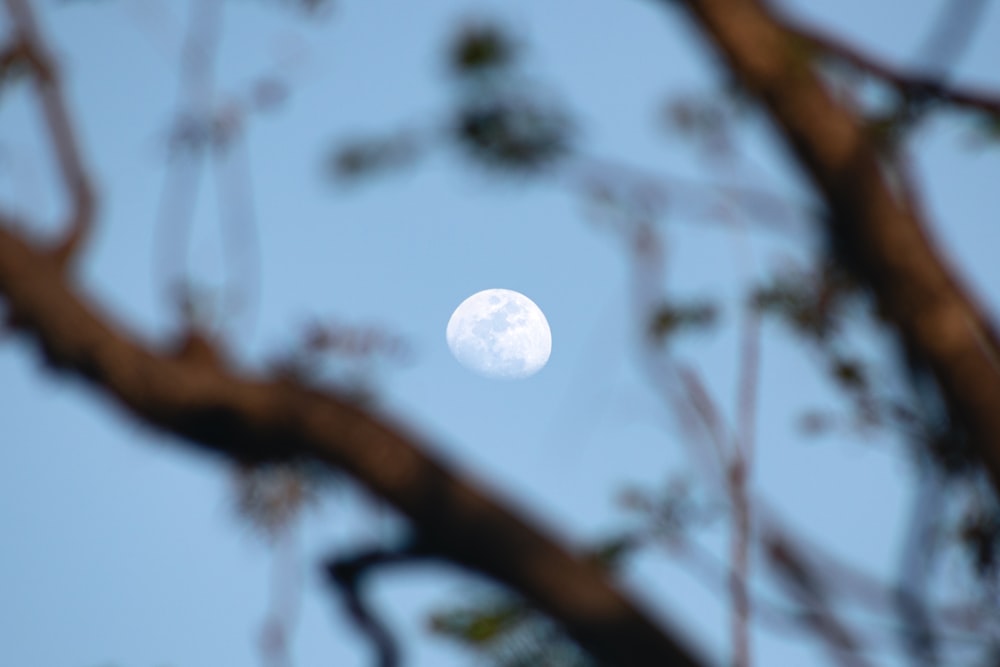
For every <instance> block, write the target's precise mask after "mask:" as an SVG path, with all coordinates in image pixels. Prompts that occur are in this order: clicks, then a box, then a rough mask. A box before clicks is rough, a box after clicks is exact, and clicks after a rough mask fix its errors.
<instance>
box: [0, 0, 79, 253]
mask: <svg viewBox="0 0 1000 667" xmlns="http://www.w3.org/2000/svg"><path fill="white" fill-rule="evenodd" d="M6 2H7V11H8V13H9V14H10V17H11V20H12V22H13V24H14V39H15V43H14V45H13V46H12V47H11V48H9V49H8V50H7V51H6V58H11V57H13V58H17V59H18V60H20V61H22V62H24V63H25V64H27V65H28V66H29V67H30V69H31V73H32V77H31V79H32V82H33V84H34V87H35V91H36V95H37V96H38V100H39V103H40V104H41V109H42V116H43V118H44V119H45V126H46V127H47V129H48V134H49V139H50V141H51V142H52V148H53V150H54V152H55V156H56V163H57V166H58V169H59V176H60V178H61V179H62V181H63V186H64V187H65V188H66V193H67V195H68V196H69V200H70V211H69V215H68V217H67V220H66V222H65V224H64V229H65V231H64V236H63V238H62V239H61V240H60V241H59V243H58V244H57V245H56V248H55V256H56V258H57V259H58V261H59V263H60V264H61V265H63V266H64V267H65V265H66V264H67V263H68V262H69V261H71V260H72V258H73V257H74V256H76V255H77V253H78V251H79V250H80V248H81V247H82V246H83V244H84V243H85V242H86V240H87V237H88V235H89V233H90V231H91V227H92V226H93V221H94V215H95V209H96V198H95V196H94V190H93V186H92V185H91V183H90V175H89V172H88V171H87V169H86V168H85V167H84V166H83V160H82V159H81V157H80V151H79V145H78V144H77V139H76V133H75V131H74V129H73V123H72V122H71V121H70V115H69V111H68V107H67V105H66V100H65V98H64V96H63V91H62V86H61V83H60V77H59V69H58V67H57V66H56V63H55V61H54V60H53V59H52V57H51V56H50V55H49V49H48V48H47V46H46V45H45V43H44V40H43V38H42V35H41V32H40V31H39V29H38V25H37V23H36V21H35V16H34V13H33V11H32V8H31V4H30V3H29V2H28V1H27V0H6Z"/></svg>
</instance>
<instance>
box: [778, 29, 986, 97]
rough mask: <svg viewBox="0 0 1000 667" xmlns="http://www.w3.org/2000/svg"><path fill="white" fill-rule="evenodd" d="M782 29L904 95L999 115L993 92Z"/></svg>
mask: <svg viewBox="0 0 1000 667" xmlns="http://www.w3.org/2000/svg"><path fill="white" fill-rule="evenodd" d="M784 27H785V29H787V30H790V31H792V32H793V33H794V34H796V35H797V36H798V37H799V38H801V39H802V40H804V41H805V42H807V43H808V44H811V45H812V46H813V47H814V48H816V49H818V50H819V51H821V52H823V53H825V54H827V55H829V56H831V57H833V58H836V59H837V60H841V61H843V62H845V63H847V64H849V65H851V66H852V67H855V68H857V69H859V70H861V71H863V72H867V73H868V74H871V75H872V76H874V77H876V78H878V79H882V80H883V81H885V82H886V83H889V84H891V85H892V86H893V87H895V88H896V89H898V90H899V91H900V92H902V93H904V94H905V95H907V96H911V97H913V98H915V99H916V98H919V99H923V100H939V101H943V102H948V103H950V104H952V105H954V106H958V107H964V108H966V109H974V110H977V111H985V112H988V113H991V114H1000V97H998V96H997V94H996V93H994V92H991V91H985V90H978V89H973V88H968V87H964V86H957V85H949V84H948V83H946V82H945V81H943V80H942V78H941V76H940V75H939V74H937V73H934V74H925V73H920V72H906V71H904V70H902V69H901V68H897V67H893V66H891V65H889V64H887V63H885V62H883V61H882V60H879V59H878V58H876V57H875V56H872V55H870V54H868V53H865V52H864V51H862V50H861V49H860V48H858V47H855V46H852V45H850V44H847V43H846V42H844V41H842V40H839V39H837V38H834V37H831V36H830V35H827V34H825V33H823V32H821V31H819V30H817V29H815V28H807V27H805V26H803V25H796V24H793V23H790V22H787V21H786V22H785V23H784Z"/></svg>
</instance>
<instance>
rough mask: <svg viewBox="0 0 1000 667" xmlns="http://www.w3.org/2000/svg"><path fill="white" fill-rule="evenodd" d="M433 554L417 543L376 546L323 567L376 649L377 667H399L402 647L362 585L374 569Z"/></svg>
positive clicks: (329, 561) (333, 560) (424, 557)
mask: <svg viewBox="0 0 1000 667" xmlns="http://www.w3.org/2000/svg"><path fill="white" fill-rule="evenodd" d="M430 557H432V554H431V552H430V551H428V550H426V549H425V548H424V547H423V546H422V545H421V544H420V543H418V542H414V543H412V544H408V545H405V546H403V547H400V548H398V549H383V548H374V549H369V550H365V551H362V552H360V553H357V554H354V555H352V556H349V557H346V558H330V559H329V560H327V562H326V565H325V566H324V569H325V570H326V574H327V577H328V579H329V581H330V583H331V584H333V585H334V587H335V588H336V590H337V591H338V592H339V593H340V595H341V597H342V598H343V601H344V605H345V606H346V607H347V611H348V613H349V614H350V616H351V619H352V620H353V621H354V623H355V625H356V626H357V627H358V630H360V631H361V632H362V633H363V634H364V635H365V636H367V637H368V639H369V640H370V641H371V644H372V648H373V649H374V650H375V655H376V663H375V664H376V665H378V667H396V666H397V665H399V664H400V662H399V647H398V646H397V644H396V640H395V638H394V637H393V635H392V632H391V631H390V630H389V628H388V626H387V625H386V624H385V622H384V621H383V620H382V619H380V618H379V617H378V615H377V614H376V613H375V612H374V611H372V609H370V608H369V606H368V604H367V603H366V601H365V599H364V598H363V597H362V595H361V591H360V588H361V584H362V581H363V580H364V578H365V577H366V576H367V575H369V574H371V572H372V571H373V570H375V569H376V568H379V567H384V566H387V565H399V564H402V563H408V562H413V561H415V560H422V559H427V558H430Z"/></svg>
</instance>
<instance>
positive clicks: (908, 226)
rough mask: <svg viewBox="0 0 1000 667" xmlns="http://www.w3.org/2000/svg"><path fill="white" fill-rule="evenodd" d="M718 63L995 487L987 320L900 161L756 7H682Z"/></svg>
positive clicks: (996, 437) (997, 428)
mask: <svg viewBox="0 0 1000 667" xmlns="http://www.w3.org/2000/svg"><path fill="white" fill-rule="evenodd" d="M673 4H676V5H678V6H680V7H683V8H685V9H686V10H687V12H688V13H689V14H690V16H691V17H692V18H693V19H694V21H695V23H696V25H697V26H698V27H699V28H700V29H701V30H702V31H703V32H704V34H705V37H706V38H707V41H708V42H709V43H710V44H713V45H714V46H715V47H716V48H717V49H718V52H719V53H720V54H721V56H722V57H723V58H724V60H725V64H726V67H728V69H729V70H730V71H731V72H732V74H733V75H734V76H735V78H736V79H737V80H738V81H739V82H740V84H741V85H742V86H743V87H744V88H745V89H746V90H747V91H748V92H749V93H750V94H751V95H753V96H754V97H756V98H757V99H758V100H759V101H760V102H761V104H762V105H763V107H764V109H765V110H766V111H767V113H768V114H769V115H770V117H771V119H772V120H773V122H774V124H775V126H776V128H777V130H778V132H779V133H780V134H781V136H782V137H783V138H784V140H785V143H786V144H787V146H788V148H789V149H790V151H791V152H792V154H793V155H794V157H795V158H796V160H797V161H798V163H799V164H800V165H801V167H802V169H803V170H804V172H805V173H806V174H807V175H808V177H809V178H810V179H811V180H812V183H813V185H814V186H815V188H816V191H817V192H818V193H819V195H820V196H821V197H822V199H823V200H824V201H825V203H826V206H827V207H828V210H829V216H828V217H827V218H826V220H825V224H826V226H827V228H826V230H825V231H826V233H827V234H828V235H829V237H830V238H831V239H832V241H833V244H834V245H835V246H836V247H837V248H838V251H839V252H840V254H841V256H842V257H843V258H845V259H846V260H847V261H848V262H849V263H850V265H851V268H852V269H853V270H854V271H855V272H856V273H857V275H858V277H859V278H860V279H861V280H862V281H863V282H864V284H865V285H867V287H869V288H870V289H871V292H872V294H873V295H874V297H875V299H876V301H877V303H878V306H879V310H880V312H881V313H882V315H883V316H884V317H885V318H886V319H887V320H888V321H889V322H890V323H891V324H892V325H893V326H894V328H895V330H896V331H897V332H898V334H899V337H900V340H901V342H902V345H903V346H904V349H905V351H906V353H907V356H908V357H909V358H910V359H911V360H915V361H916V362H917V363H918V364H921V365H924V366H926V368H927V369H928V370H929V371H930V373H931V374H932V375H933V377H934V378H935V379H936V381H937V384H938V386H939V387H940V390H941V393H942V396H943V398H944V400H945V402H946V403H947V405H948V408H949V410H950V413H951V416H952V419H953V420H954V421H955V422H956V424H957V425H958V426H959V427H960V429H961V430H964V432H965V433H966V434H967V436H968V437H969V439H970V440H971V443H972V444H973V446H974V447H975V448H976V450H977V451H978V453H979V454H980V456H981V457H982V460H983V462H984V464H985V467H986V469H987V470H988V471H989V474H990V476H991V478H992V481H993V485H994V488H997V489H1000V361H998V350H1000V345H998V343H997V336H996V334H995V329H994V328H993V325H992V324H991V323H990V321H989V320H988V318H987V316H986V315H985V314H984V311H983V310H982V308H981V307H980V305H979V304H978V303H977V302H976V300H975V298H974V297H973V295H972V293H971V291H970V290H969V289H968V288H967V287H966V286H964V285H963V284H962V283H961V281H960V280H959V278H958V277H957V275H956V274H955V272H954V271H953V270H952V269H951V268H950V267H949V266H948V264H947V262H946V261H945V259H944V258H943V257H942V256H941V254H940V252H938V250H937V249H936V248H935V246H934V244H933V243H932V242H931V240H930V239H929V238H928V232H927V229H926V228H927V225H926V221H924V220H923V219H922V218H921V214H920V212H919V210H918V209H917V207H916V206H915V205H914V201H913V199H912V198H911V195H910V193H908V192H907V191H906V190H907V188H906V183H905V178H906V176H905V174H904V173H903V171H902V167H901V166H900V165H896V166H894V167H893V166H891V165H890V161H889V160H888V159H887V157H888V156H887V155H886V154H885V153H881V152H880V148H879V142H878V141H877V140H876V139H875V138H874V137H873V135H872V134H871V133H870V132H868V131H867V130H866V127H865V124H864V123H863V122H862V119H861V118H859V116H858V114H857V113H856V111H855V110H853V109H851V108H849V107H848V106H846V105H845V104H844V103H842V102H839V101H837V100H835V99H834V98H833V96H832V95H831V94H830V92H829V91H828V90H827V89H826V87H825V86H824V85H823V82H822V81H821V79H820V77H819V76H818V74H817V72H816V70H815V68H814V67H813V63H812V62H811V51H810V49H808V48H803V47H804V45H805V44H806V43H807V42H808V41H809V40H808V39H803V38H801V37H800V36H799V35H797V34H796V33H795V31H794V30H791V29H789V28H787V27H786V26H785V25H784V24H783V23H782V21H781V20H780V19H779V18H778V17H776V16H775V15H774V14H773V13H772V12H771V11H770V10H769V8H768V7H767V6H766V5H765V4H763V3H761V2H759V1H757V0H681V1H680V2H677V3H673Z"/></svg>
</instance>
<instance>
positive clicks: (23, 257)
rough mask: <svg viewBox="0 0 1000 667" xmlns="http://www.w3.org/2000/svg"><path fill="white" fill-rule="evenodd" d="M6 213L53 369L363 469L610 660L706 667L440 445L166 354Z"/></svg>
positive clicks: (195, 420)
mask: <svg viewBox="0 0 1000 667" xmlns="http://www.w3.org/2000/svg"><path fill="white" fill-rule="evenodd" d="M11 229H12V224H11V222H10V221H5V220H2V219H0V294H2V295H3V296H4V297H5V300H6V303H7V307H8V311H9V315H10V317H11V319H12V321H13V322H14V323H15V324H16V326H17V327H18V328H19V329H21V330H23V331H25V332H27V333H28V334H30V335H31V336H32V337H33V338H34V339H35V340H37V341H38V343H39V344H40V345H41V347H42V349H43V351H44V354H45V356H46V358H47V359H48V361H49V362H50V364H51V365H53V366H54V367H55V368H58V369H60V370H62V371H64V372H67V373H70V374H74V375H77V376H80V377H82V378H85V379H86V380H88V381H89V382H91V383H92V384H93V385H94V386H95V388H96V389H98V390H99V391H101V392H103V393H105V394H107V395H109V396H111V397H112V398H114V399H115V400H116V401H117V402H118V403H119V404H120V405H121V406H122V407H123V408H124V409H125V410H126V411H127V412H128V413H129V414H131V415H132V416H133V417H135V418H137V419H139V420H141V421H144V422H146V423H147V424H149V425H151V426H153V427H155V428H157V429H159V430H161V431H164V432H167V433H172V434H175V435H177V436H179V437H181V438H183V439H184V441H186V442H188V443H190V444H193V445H195V446H198V447H201V448H204V449H207V450H209V451H212V452H216V453H219V454H222V455H225V456H227V457H229V458H232V459H235V460H240V461H263V460H287V459H293V458H309V459H314V460H317V461H321V462H323V463H326V464H328V465H330V466H331V467H332V468H334V469H337V470H342V471H344V472H346V473H348V474H350V475H351V476H353V477H354V478H355V479H356V480H357V481H358V482H360V483H361V484H363V485H364V486H366V487H367V488H368V489H370V490H371V491H372V493H374V494H375V495H377V496H378V497H380V498H382V499H384V500H386V501H387V502H389V503H390V504H392V505H393V506H394V507H395V508H396V509H398V510H399V511H400V512H401V513H402V514H404V515H406V516H407V517H408V518H409V519H410V520H411V521H412V524H413V528H414V530H415V532H416V533H417V534H418V535H419V536H420V539H421V541H422V542H423V543H425V544H427V545H429V547H430V548H431V549H433V551H434V552H435V553H436V554H438V555H439V556H440V557H441V558H443V559H446V560H449V561H451V562H453V563H456V564H458V565H461V566H463V567H466V568H469V569H470V570H473V571H476V572H480V573H482V574H484V575H487V576H488V577H491V578H493V579H495V580H496V581H498V582H500V583H502V584H504V585H506V586H509V587H510V588H511V589H512V590H514V591H516V592H517V593H519V594H520V595H523V596H524V597H525V598H526V599H528V600H530V601H531V602H532V603H534V604H535V605H537V606H538V608H539V609H540V610H542V611H543V612H545V613H547V614H549V615H550V616H551V617H552V618H554V619H555V620H556V621H558V622H559V623H561V624H562V625H563V626H564V628H565V629H566V630H567V631H568V632H569V633H570V635H571V636H573V637H574V638H575V639H576V640H577V641H579V642H580V644H581V645H583V646H584V647H586V648H587V649H588V650H590V651H591V652H592V653H593V654H594V655H595V656H598V657H600V658H601V659H603V660H605V661H606V662H608V663H609V664H614V665H623V666H624V665H628V666H629V667H633V666H639V667H641V666H642V665H649V666H650V667H652V666H654V665H656V666H658V667H662V666H663V665H672V666H677V667H683V666H692V667H693V666H695V665H702V664H705V663H704V662H702V661H701V660H700V659H698V658H696V657H695V656H694V654H692V653H691V652H690V650H689V649H687V648H686V647H685V646H684V645H683V644H681V643H680V642H679V641H678V640H677V639H676V638H674V637H673V636H672V635H671V634H670V633H668V632H667V631H665V630H664V629H662V628H660V627H658V626H657V624H656V623H654V622H653V621H652V620H651V619H650V617H649V615H648V613H647V612H645V611H644V610H642V609H640V608H639V607H638V605H636V604H635V603H634V602H632V601H630V600H629V599H628V598H626V597H625V596H623V595H622V594H621V593H620V592H619V591H618V590H617V589H616V588H615V587H614V585H613V584H612V583H611V582H610V581H609V579H608V576H607V573H606V572H605V571H603V570H602V569H600V568H599V567H598V566H596V565H594V564H592V563H589V562H588V561H586V560H585V559H583V558H580V557H577V556H574V555H572V554H571V553H569V552H568V551H567V550H566V549H564V548H563V547H561V546H560V545H558V544H557V543H556V542H555V540H553V539H552V538H550V537H549V536H547V535H546V533H545V532H543V531H542V530H541V529H539V528H537V527H535V526H533V525H532V524H531V523H530V522H529V521H528V520H527V519H525V518H524V517H523V516H522V515H521V514H520V513H519V512H517V511H516V510H514V509H512V508H511V507H510V506H509V505H507V504H505V503H503V502H502V501H500V500H499V499H497V498H495V497H491V496H490V495H489V494H488V493H487V492H486V491H484V490H483V488H482V487H481V486H480V485H479V484H477V483H475V482H473V481H471V480H469V479H467V478H465V477H463V476H461V475H460V474H458V473H457V472H455V471H454V470H452V469H450V468H449V467H448V466H447V465H445V464H444V463H443V462H442V461H440V460H438V459H436V458H435V457H434V456H433V455H432V454H431V453H430V452H431V448H430V447H428V446H427V445H425V444H424V443H421V442H419V441H418V440H417V439H415V438H413V437H411V436H409V435H406V434H404V433H403V432H402V431H401V430H399V429H397V428H395V427H393V426H390V425H389V424H388V423H387V422H386V421H385V420H384V419H383V418H381V417H376V416H373V415H371V414H369V413H367V412H365V411H364V410H362V409H360V408H358V407H356V406H353V405H351V404H349V403H347V402H345V401H343V400H341V399H339V398H338V397H337V396H335V395H331V394H323V393H320V392H317V391H315V390H311V389H309V388H307V387H304V386H301V385H298V384H296V383H294V382H292V381H290V380H280V379H255V378H250V377H247V376H245V375H241V374H239V373H237V372H235V371H233V370H232V369H229V368H227V367H226V366H225V365H224V364H222V363H220V362H218V361H217V359H216V357H213V356H212V355H206V354H184V353H179V354H170V353H158V352H156V351H154V350H152V349H150V348H148V347H145V346H143V345H140V344H139V343H137V342H135V340H133V339H132V337H130V336H128V335H126V334H124V333H123V332H122V331H120V330H118V329H116V328H114V327H113V326H112V325H110V324H109V323H108V319H107V318H106V317H103V316H101V315H99V314H97V313H96V312H95V310H94V309H93V308H92V307H91V306H88V305H87V304H85V303H84V301H83V300H82V299H81V298H80V297H79V296H77V295H76V294H74V293H73V291H72V290H71V288H70V285H69V284H68V282H67V279H66V275H65V273H64V271H63V269H62V265H61V264H60V262H59V261H57V259H55V258H54V256H53V254H52V253H48V252H42V251H41V250H39V249H38V248H37V247H33V246H32V245H30V244H28V243H27V242H25V241H24V240H23V239H22V238H21V237H20V236H19V235H17V234H16V233H14V232H13V231H11Z"/></svg>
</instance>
